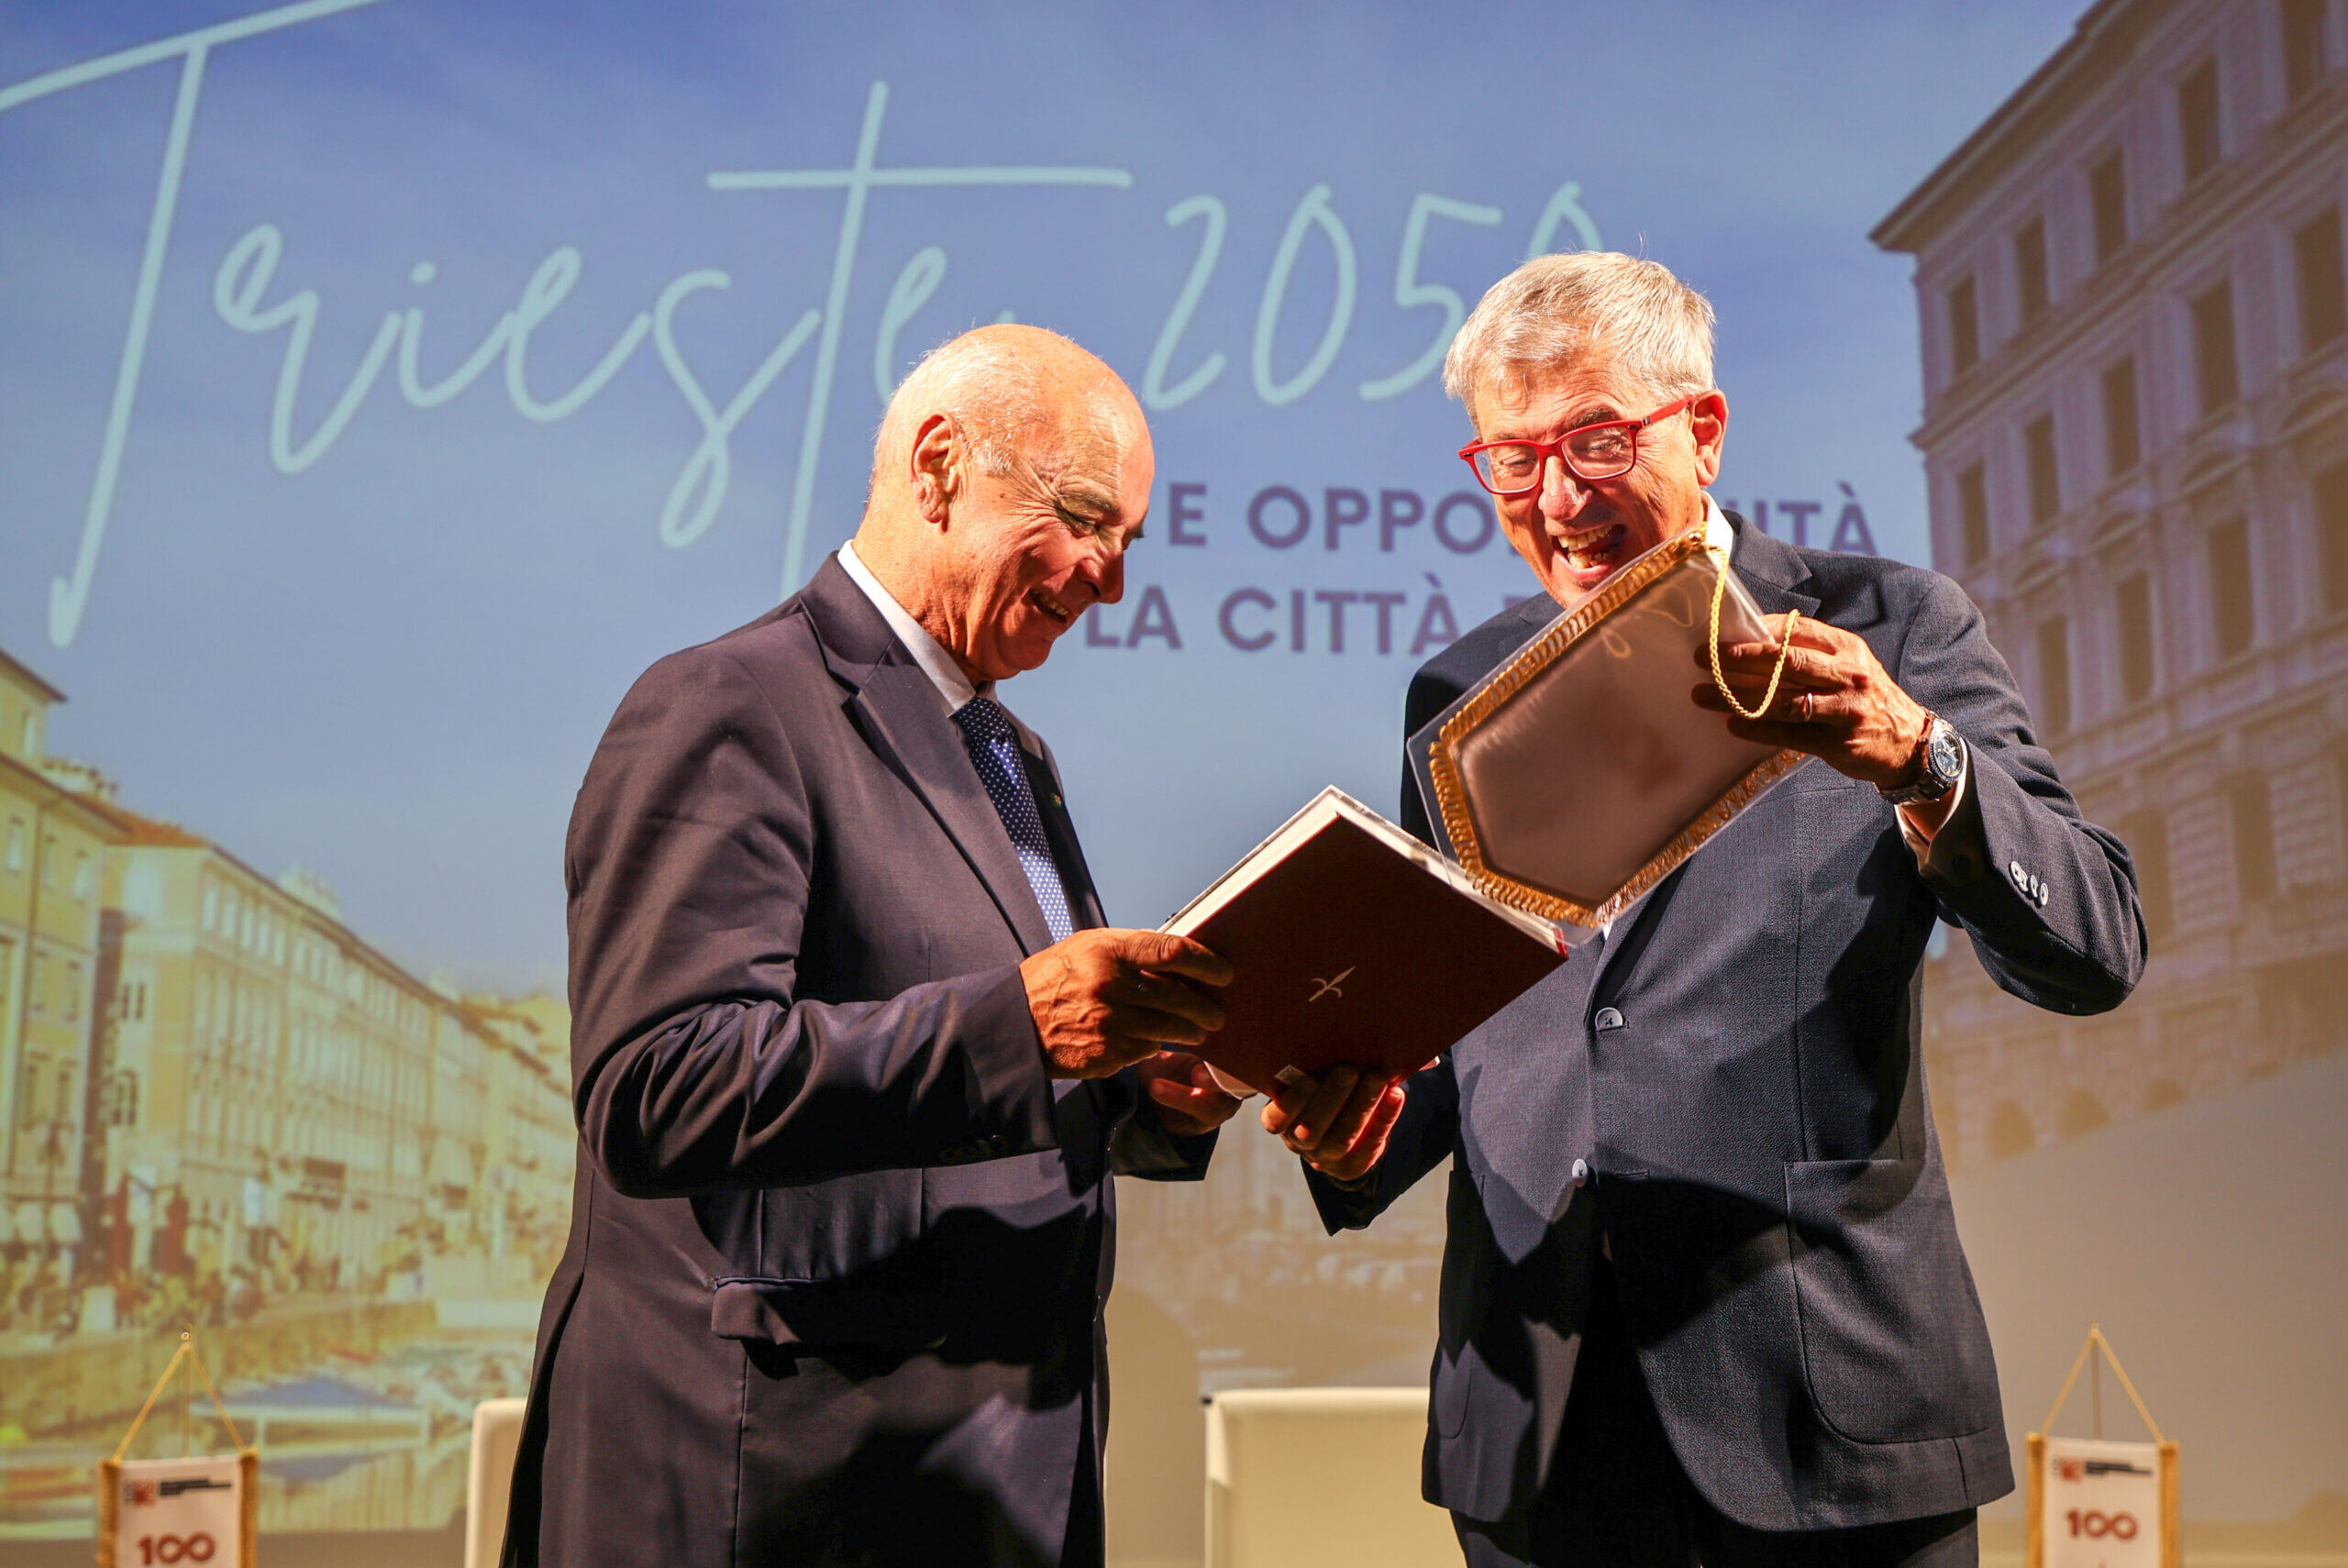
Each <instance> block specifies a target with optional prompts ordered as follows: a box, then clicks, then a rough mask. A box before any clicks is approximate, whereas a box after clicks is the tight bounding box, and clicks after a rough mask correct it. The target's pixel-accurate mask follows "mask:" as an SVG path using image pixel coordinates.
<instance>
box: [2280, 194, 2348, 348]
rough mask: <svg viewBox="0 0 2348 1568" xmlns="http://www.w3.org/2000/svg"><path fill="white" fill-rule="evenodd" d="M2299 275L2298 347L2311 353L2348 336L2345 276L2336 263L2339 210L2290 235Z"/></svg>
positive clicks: (2347, 283) (2327, 211)
mask: <svg viewBox="0 0 2348 1568" xmlns="http://www.w3.org/2000/svg"><path fill="white" fill-rule="evenodd" d="M2291 259H2292V260H2293V261H2294V262H2296V263H2297V264H2298V275H2299V348H2300V349H2301V350H2302V351H2304V352H2306V353H2309V354H2312V353H2314V352H2315V351H2316V350H2317V349H2319V348H2322V347H2323V346H2324V345H2325V344H2327V343H2333V342H2337V341H2338V340H2339V339H2340V338H2341V337H2342V336H2343V335H2348V273H2343V271H2342V266H2341V260H2340V209H2339V208H2337V207H2328V208H2326V209H2325V210H2324V212H2323V215H2321V216H2320V217H2318V218H2317V219H2316V220H2315V221H2314V222H2313V223H2310V224H2309V225H2308V226H2306V227H2305V228H2302V229H2300V230H2299V232H2298V233H2297V234H2295V235H2293V236H2291Z"/></svg>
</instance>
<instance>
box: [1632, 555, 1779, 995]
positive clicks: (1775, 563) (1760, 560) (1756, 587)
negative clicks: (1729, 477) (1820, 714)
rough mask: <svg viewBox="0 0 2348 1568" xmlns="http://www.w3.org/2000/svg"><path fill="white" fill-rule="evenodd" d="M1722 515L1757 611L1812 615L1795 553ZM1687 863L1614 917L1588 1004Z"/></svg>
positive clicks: (1648, 929) (1646, 933)
mask: <svg viewBox="0 0 2348 1568" xmlns="http://www.w3.org/2000/svg"><path fill="white" fill-rule="evenodd" d="M1726 516H1727V518H1728V525H1729V527H1730V528H1731V529H1732V530H1733V531H1734V533H1735V535H1736V546H1735V549H1734V551H1733V554H1731V556H1730V557H1729V569H1730V570H1731V571H1733V572H1734V573H1736V575H1737V579H1738V580H1739V581H1741V582H1743V583H1744V587H1745V589H1746V591H1748V592H1750V593H1751V594H1752V595H1753V602H1754V603H1755V604H1757V605H1759V606H1760V608H1761V613H1763V614H1764V615H1783V614H1785V613H1788V612H1789V611H1794V610H1799V611H1800V612H1801V613H1803V614H1805V615H1815V614H1817V613H1818V603H1819V602H1818V599H1817V596H1816V595H1814V594H1811V593H1808V592H1806V591H1804V590H1806V589H1807V588H1808V587H1809V586H1810V568H1809V566H1808V565H1807V564H1806V563H1805V562H1804V561H1803V560H1802V558H1801V556H1800V552H1798V551H1797V550H1795V548H1794V547H1792V546H1791V545H1789V544H1787V543H1785V542H1784V541H1783V540H1781V539H1773V538H1771V537H1770V536H1768V535H1767V534H1764V533H1762V532H1761V531H1760V530H1758V529H1756V528H1754V527H1752V526H1750V525H1747V524H1746V522H1745V521H1744V518H1742V517H1740V516H1738V515H1737V514H1736V513H1733V512H1731V513H1726ZM1687 868H1688V866H1687V862H1685V861H1682V862H1681V863H1680V864H1679V865H1678V866H1677V867H1673V868H1672V872H1671V875H1670V876H1668V877H1666V878H1664V879H1663V880H1662V881H1660V882H1658V883H1656V886H1655V887H1654V888H1653V889H1649V891H1648V893H1647V895H1646V897H1645V898H1644V899H1641V900H1639V901H1638V902H1637V903H1636V904H1635V905H1634V906H1633V907H1632V909H1631V911H1630V913H1629V914H1628V915H1627V916H1625V917H1623V918H1622V919H1619V920H1617V921H1616V922H1614V931H1613V933H1612V936H1611V939H1610V940H1609V941H1608V942H1607V944H1606V947H1605V950H1604V952H1602V953H1601V954H1600V955H1599V960H1598V973H1597V974H1596V975H1594V976H1592V977H1591V978H1590V987H1589V994H1590V997H1591V999H1592V1005H1593V1006H1596V1005H1601V1004H1602V1003H1603V1001H1604V1000H1605V999H1609V998H1611V997H1613V996H1615V995H1616V994H1618V993H1619V992H1620V991H1621V989H1622V988H1623V984H1624V982H1626V981H1627V980H1628V979H1629V970H1628V969H1627V968H1625V969H1623V971H1622V973H1620V974H1617V973H1616V969H1617V967H1618V966H1623V965H1632V966H1635V965H1636V964H1637V962H1638V957H1639V955H1640V954H1642V953H1644V952H1645V951H1646V946H1647V944H1648V943H1649V942H1650V941H1652V940H1653V939H1654V936H1655V932H1656V926H1657V925H1658V924H1659V923H1660V922H1662V920H1663V915H1664V910H1665V908H1666V906H1667V905H1668V904H1669V903H1670V902H1671V900H1672V897H1673V895H1674V894H1676V893H1677V892H1678V890H1679V882H1680V876H1681V873H1683V872H1684V871H1686V870H1687Z"/></svg>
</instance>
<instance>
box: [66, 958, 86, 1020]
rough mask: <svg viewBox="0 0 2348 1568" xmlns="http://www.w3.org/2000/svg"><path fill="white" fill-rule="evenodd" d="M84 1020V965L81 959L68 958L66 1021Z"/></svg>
mask: <svg viewBox="0 0 2348 1568" xmlns="http://www.w3.org/2000/svg"><path fill="white" fill-rule="evenodd" d="M65 1021H66V1022H68V1023H79V1022H80V1021H82V966H81V963H80V961H79V960H75V959H68V960H67V961H66V965H65Z"/></svg>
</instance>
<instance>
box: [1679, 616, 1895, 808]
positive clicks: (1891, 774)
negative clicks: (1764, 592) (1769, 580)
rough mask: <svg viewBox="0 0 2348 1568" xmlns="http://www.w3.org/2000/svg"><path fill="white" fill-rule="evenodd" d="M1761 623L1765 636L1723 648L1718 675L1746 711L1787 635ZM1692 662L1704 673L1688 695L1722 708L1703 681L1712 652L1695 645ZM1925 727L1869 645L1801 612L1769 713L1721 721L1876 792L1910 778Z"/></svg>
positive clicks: (1778, 625)
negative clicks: (1861, 781)
mask: <svg viewBox="0 0 2348 1568" xmlns="http://www.w3.org/2000/svg"><path fill="white" fill-rule="evenodd" d="M1764 624H1766V625H1767V627H1768V628H1769V635H1770V637H1771V639H1772V640H1771V641H1769V642H1767V643H1733V644H1732V643H1722V645H1721V673H1722V675H1723V676H1725V677H1727V679H1728V684H1729V690H1732V691H1734V692H1735V693H1736V700H1737V701H1740V702H1742V703H1744V706H1745V707H1746V708H1748V709H1750V708H1752V707H1754V706H1755V705H1756V704H1757V703H1759V701H1761V694H1762V693H1763V692H1764V691H1767V690H1768V689H1769V672H1770V670H1772V669H1774V668H1777V663H1778V641H1780V640H1782V639H1783V638H1784V636H1785V624H1786V618H1785V617H1784V616H1783V615H1772V616H1770V617H1769V618H1768V619H1767V622H1766V623H1764ZM1696 662H1697V663H1698V664H1700V665H1702V666H1704V667H1705V669H1706V673H1707V679H1705V680H1704V682H1703V683H1702V684H1701V685H1700V686H1698V687H1697V688H1696V689H1695V690H1694V691H1693V692H1692V693H1691V695H1692V696H1693V697H1694V698H1695V700H1696V706H1698V707H1699V708H1710V709H1711V710H1712V712H1716V713H1729V712H1730V710H1729V705H1728V702H1727V701H1726V699H1724V698H1722V696H1721V693H1720V689H1719V688H1718V687H1716V686H1714V685H1713V684H1712V682H1711V679H1709V675H1710V671H1711V659H1710V658H1709V657H1708V656H1707V655H1706V653H1705V651H1704V650H1703V649H1701V648H1699V649H1697V650H1696ZM1924 724H1925V711H1924V707H1923V705H1922V703H1920V702H1918V701H1916V700H1915V699H1914V698H1913V697H1911V696H1909V695H1908V693H1907V692H1905V691H1902V690H1900V689H1899V683H1898V682H1897V681H1895V680H1893V679H1891V677H1890V675H1889V674H1888V673H1887V672H1886V671H1885V669H1884V668H1883V666H1882V665H1881V664H1880V663H1878V662H1877V659H1876V657H1875V650H1874V649H1872V648H1870V647H1868V646H1867V645H1866V642H1865V641H1864V640H1862V639H1861V638H1860V637H1858V636H1857V635H1855V634H1853V633H1850V632H1846V631H1844V630H1843V628H1842V627H1840V626H1830V625H1828V624H1826V623H1825V622H1823V621H1814V620H1812V619H1811V618H1810V617H1809V616H1807V615H1805V616H1803V617H1802V618H1801V620H1800V623H1799V624H1797V625H1796V626H1795V628H1794V646H1793V651H1792V652H1791V653H1789V654H1788V655H1787V656H1786V673H1785V679H1783V680H1781V681H1780V682H1779V683H1778V696H1777V700H1776V701H1774V702H1772V703H1771V704H1770V705H1769V710H1768V712H1766V713H1764V714H1763V715H1762V716H1761V717H1760V718H1758V719H1746V718H1742V717H1739V716H1737V715H1735V714H1733V713H1730V717H1729V721H1728V728H1729V733H1730V734H1733V735H1735V736H1737V737H1738V738H1739V739H1741V740H1749V741H1757V742H1759V743H1760V744H1761V745H1774V746H1790V747H1791V748H1792V749H1794V750H1796V751H1806V752H1808V753H1810V755H1811V756H1815V757H1817V758H1819V759H1820V760H1821V761H1822V762H1824V763H1825V764H1826V765H1827V766H1828V767H1832V768H1833V769H1834V770H1835V771H1836V772H1837V773H1843V774H1847V775H1849V776H1850V777H1851V778H1859V779H1864V780H1866V782H1867V783H1869V784H1873V785H1875V786H1876V787H1877V788H1878V789H1883V790H1897V789H1899V788H1900V787H1901V786H1903V785H1908V784H1913V783H1914V782H1915V781H1916V778H1917V775H1918V773H1919V772H1920V771H1921V770H1922V767H1923V756H1922V743H1923V738H1924Z"/></svg>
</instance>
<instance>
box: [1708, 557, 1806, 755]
mask: <svg viewBox="0 0 2348 1568" xmlns="http://www.w3.org/2000/svg"><path fill="white" fill-rule="evenodd" d="M1727 597H1728V562H1727V560H1726V559H1722V561H1721V563H1720V575H1719V576H1718V577H1715V578H1714V579H1712V635H1711V639H1710V640H1709V641H1708V642H1707V643H1706V644H1705V645H1704V646H1706V647H1708V648H1710V649H1711V655H1712V684H1713V685H1715V686H1717V687H1719V688H1720V689H1721V695H1722V697H1725V698H1726V699H1728V705H1729V706H1730V707H1732V708H1733V709H1735V710H1736V712H1737V715H1738V717H1740V718H1745V719H1757V718H1759V717H1761V715H1762V714H1764V713H1767V712H1768V711H1769V704H1770V703H1772V702H1774V701H1777V700H1778V680H1779V679H1782V678H1783V677H1784V675H1785V673H1786V660H1787V658H1788V657H1790V656H1791V655H1792V653H1793V651H1794V623H1795V622H1797V621H1800V619H1801V612H1800V611H1799V610H1789V611H1787V612H1786V637H1785V641H1783V642H1781V643H1779V644H1778V667H1777V668H1775V669H1772V670H1771V671H1770V672H1769V690H1767V691H1764V692H1763V693H1761V705H1760V706H1759V707H1757V708H1750V709H1748V708H1747V707H1745V705H1744V703H1742V702H1740V701H1737V700H1736V693H1735V692H1733V691H1731V690H1729V689H1728V677H1727V676H1725V675H1723V674H1722V673H1721V601H1722V600H1723V599H1725V598H1727Z"/></svg>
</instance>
